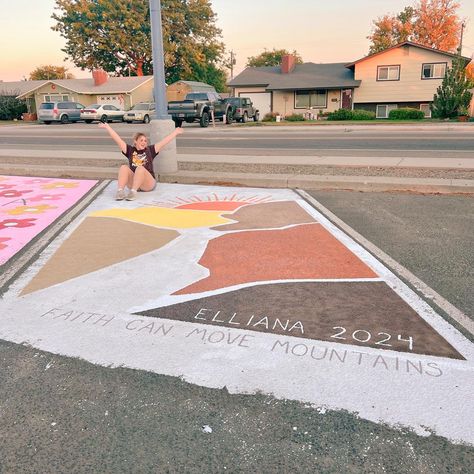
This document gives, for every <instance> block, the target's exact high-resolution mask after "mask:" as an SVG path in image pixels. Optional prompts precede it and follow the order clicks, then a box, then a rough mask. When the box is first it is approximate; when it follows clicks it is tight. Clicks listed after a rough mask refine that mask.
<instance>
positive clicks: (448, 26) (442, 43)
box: [367, 0, 461, 54]
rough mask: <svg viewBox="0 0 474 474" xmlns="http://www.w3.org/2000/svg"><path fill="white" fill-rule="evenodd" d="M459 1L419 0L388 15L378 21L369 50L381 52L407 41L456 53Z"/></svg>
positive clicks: (370, 51)
mask: <svg viewBox="0 0 474 474" xmlns="http://www.w3.org/2000/svg"><path fill="white" fill-rule="evenodd" d="M458 8H459V3H457V2H456V1H455V0H419V2H418V3H417V4H416V5H415V6H414V7H406V8H405V9H404V10H403V11H402V12H400V13H399V14H398V15H385V16H383V17H381V18H378V19H377V20H376V21H374V22H373V23H374V26H375V28H374V30H373V32H372V34H371V35H370V36H368V37H367V38H368V39H370V41H371V45H370V49H369V53H370V54H373V53H378V52H380V51H383V50H385V49H387V48H390V47H391V46H395V45H396V44H399V43H403V42H404V41H412V42H414V43H418V44H421V45H423V46H428V47H429V48H434V49H440V50H442V51H450V52H453V53H454V52H456V50H457V48H458V46H459V35H460V31H461V20H460V18H459V16H458V15H457V9H458Z"/></svg>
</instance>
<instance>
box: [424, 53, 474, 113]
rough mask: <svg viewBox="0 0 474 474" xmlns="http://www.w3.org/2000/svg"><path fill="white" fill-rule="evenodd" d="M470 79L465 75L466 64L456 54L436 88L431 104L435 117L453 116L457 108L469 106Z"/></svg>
mask: <svg viewBox="0 0 474 474" xmlns="http://www.w3.org/2000/svg"><path fill="white" fill-rule="evenodd" d="M472 87H473V84H472V80H471V79H469V78H468V77H467V76H466V65H465V63H464V60H463V59H462V58H461V56H459V55H457V56H456V57H455V58H454V59H453V62H452V65H451V67H450V68H448V70H447V71H446V75H445V76H444V79H443V82H442V84H441V85H440V86H439V87H438V89H437V90H436V94H435V95H434V97H433V103H432V104H431V112H432V115H433V117H435V118H454V117H457V116H458V115H459V110H461V109H463V108H467V107H469V104H470V102H471V99H472V92H471V91H470V90H469V89H471V88H472Z"/></svg>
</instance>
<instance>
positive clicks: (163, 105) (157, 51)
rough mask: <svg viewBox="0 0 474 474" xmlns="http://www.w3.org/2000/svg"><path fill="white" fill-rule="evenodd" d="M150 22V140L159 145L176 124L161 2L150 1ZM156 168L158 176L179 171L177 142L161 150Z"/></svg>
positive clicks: (156, 161) (158, 0) (157, 0)
mask: <svg viewBox="0 0 474 474" xmlns="http://www.w3.org/2000/svg"><path fill="white" fill-rule="evenodd" d="M150 21H151V45H152V53H153V84H154V100H155V116H154V117H153V120H152V121H151V123H150V140H151V142H152V143H158V142H159V141H161V140H162V139H163V138H164V137H166V136H167V135H169V134H170V133H171V132H172V131H173V130H174V129H175V125H174V122H173V120H171V116H170V115H168V101H167V99H166V83H165V61H164V54H163V32H162V26H161V2H160V0H150ZM154 167H155V171H157V172H158V174H160V173H174V172H175V171H177V170H178V160H177V157H176V140H173V141H172V142H171V143H168V145H166V146H165V147H164V148H163V149H162V150H161V152H160V159H159V160H155V162H154Z"/></svg>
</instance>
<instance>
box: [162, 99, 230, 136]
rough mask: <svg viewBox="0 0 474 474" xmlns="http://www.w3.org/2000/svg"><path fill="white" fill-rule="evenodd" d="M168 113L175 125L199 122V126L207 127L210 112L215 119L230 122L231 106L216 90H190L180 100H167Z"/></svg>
mask: <svg viewBox="0 0 474 474" xmlns="http://www.w3.org/2000/svg"><path fill="white" fill-rule="evenodd" d="M168 113H169V114H170V115H171V118H172V119H173V121H174V123H175V125H176V126H177V127H180V126H181V125H182V123H183V122H187V123H192V122H199V124H200V125H201V127H208V126H209V122H210V120H211V113H214V119H215V120H222V121H224V117H225V119H226V123H232V106H231V104H229V103H228V102H225V100H224V99H222V98H221V96H220V95H219V94H218V93H217V92H190V93H189V94H187V95H186V99H185V100H182V101H178V100H174V101H170V102H168Z"/></svg>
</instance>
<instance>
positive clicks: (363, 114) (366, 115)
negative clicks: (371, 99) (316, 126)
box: [328, 109, 375, 120]
mask: <svg viewBox="0 0 474 474" xmlns="http://www.w3.org/2000/svg"><path fill="white" fill-rule="evenodd" d="M374 119H375V114H374V113H373V112H370V111H369V110H362V109H357V110H347V109H338V110H336V111H335V112H330V113H329V114H328V120H374Z"/></svg>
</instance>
